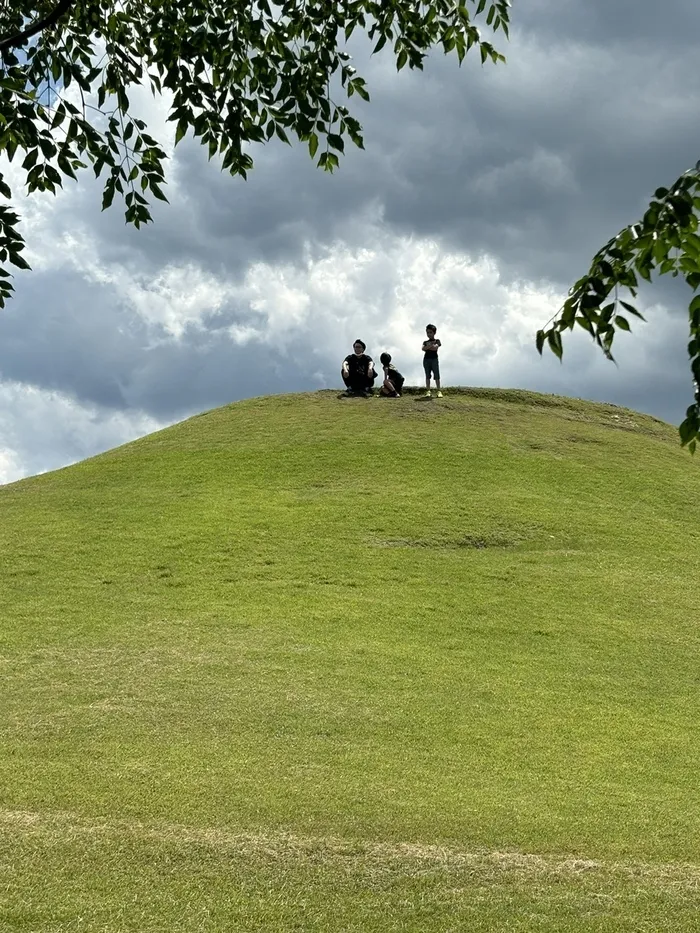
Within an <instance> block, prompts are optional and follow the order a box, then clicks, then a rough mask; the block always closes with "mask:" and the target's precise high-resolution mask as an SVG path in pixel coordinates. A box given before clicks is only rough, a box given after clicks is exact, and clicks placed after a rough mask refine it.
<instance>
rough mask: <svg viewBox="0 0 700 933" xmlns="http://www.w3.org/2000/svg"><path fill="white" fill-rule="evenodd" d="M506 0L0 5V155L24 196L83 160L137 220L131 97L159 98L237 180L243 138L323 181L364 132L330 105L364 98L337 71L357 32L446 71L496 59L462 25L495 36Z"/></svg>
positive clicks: (14, 1)
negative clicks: (276, 149) (469, 60)
mask: <svg viewBox="0 0 700 933" xmlns="http://www.w3.org/2000/svg"><path fill="white" fill-rule="evenodd" d="M509 6H510V2H509V0H463V2H459V0H458V2H456V3H455V2H452V0H431V2H423V0H419V2H416V0H343V2H340V3H339V2H337V0H276V2H270V0H188V2H186V3H183V2H181V0H177V2H176V0H0V156H3V155H4V156H5V157H6V158H7V159H9V160H10V161H12V160H13V159H15V158H17V159H18V160H20V159H21V160H22V162H21V165H22V169H23V171H24V174H25V178H26V185H27V191H28V193H31V192H33V191H52V192H55V191H56V189H57V188H59V187H60V186H61V185H62V183H63V180H64V178H65V177H66V176H67V177H70V178H73V179H77V176H78V173H79V172H81V171H83V170H85V169H87V168H89V167H92V169H93V170H94V173H95V175H96V176H97V177H100V176H101V175H103V173H104V178H105V184H104V194H103V201H102V207H103V209H105V208H108V207H109V206H110V205H111V204H112V201H113V199H114V197H115V195H119V196H120V197H122V198H123V200H124V204H125V218H126V221H127V223H130V224H133V225H134V226H135V227H139V226H140V225H141V224H145V223H147V222H149V221H150V220H151V214H150V211H149V198H158V199H161V200H167V199H166V196H165V194H164V192H163V187H162V186H163V184H164V182H165V170H164V162H165V159H166V154H165V152H164V151H163V149H162V148H161V146H160V145H159V143H158V142H157V141H156V140H155V139H154V138H153V137H152V136H151V135H149V133H148V127H147V126H146V124H145V123H144V121H143V120H140V119H139V118H138V117H137V116H136V115H134V114H132V111H131V105H130V100H129V93H130V90H131V89H133V88H134V87H137V86H139V85H146V86H150V88H151V89H152V91H153V93H154V94H167V95H168V96H169V98H170V113H169V119H170V120H171V121H172V122H174V123H175V142H176V144H177V143H179V142H180V141H181V140H182V139H183V138H184V137H185V136H187V135H188V134H190V135H191V136H193V137H194V138H196V139H198V140H199V141H200V142H201V144H202V145H204V146H205V147H206V148H207V149H208V152H209V157H210V158H213V157H218V158H219V159H220V160H221V165H222V168H224V169H226V170H227V171H229V172H230V173H231V175H239V176H241V177H242V178H245V177H246V174H247V172H248V171H250V169H251V168H252V167H253V159H252V156H251V154H250V151H249V150H250V144H252V143H264V142H266V141H267V140H270V139H272V138H273V137H274V138H278V139H280V140H282V141H283V142H285V143H290V136H291V137H293V138H296V139H297V140H299V141H301V142H304V143H305V144H306V145H307V146H308V149H309V154H310V156H311V158H312V159H314V160H316V162H317V165H318V166H319V168H322V169H324V170H326V171H329V172H332V171H333V170H334V169H335V168H337V167H338V165H339V156H340V155H341V154H342V153H343V152H344V149H345V143H346V141H347V140H348V139H349V140H350V141H351V142H352V143H354V144H355V145H356V146H359V147H360V148H362V145H363V142H362V128H361V126H360V123H359V122H358V120H357V119H356V117H354V116H353V115H352V114H351V113H350V111H349V109H348V107H347V106H346V104H345V103H344V102H339V101H337V100H336V98H339V99H340V100H342V101H346V100H347V99H348V98H351V97H353V96H355V95H356V96H357V97H359V98H361V99H363V100H365V101H368V100H369V92H368V90H367V86H366V82H365V80H364V78H362V76H361V75H359V74H358V73H357V71H356V70H355V68H354V67H353V66H352V64H351V60H352V57H351V55H350V53H349V52H348V51H347V45H348V42H349V41H350V39H351V37H352V36H353V34H355V33H362V34H364V35H365V36H367V37H368V38H369V40H370V42H371V43H372V45H373V51H374V52H379V51H380V50H381V49H382V48H383V47H384V46H387V47H388V48H389V49H391V50H393V54H394V57H395V61H396V67H397V69H398V70H401V69H402V68H404V67H405V66H408V67H409V68H418V69H420V68H422V67H423V61H424V59H425V57H426V54H427V53H428V52H429V51H430V50H431V49H432V48H434V47H442V49H443V51H444V52H445V53H446V54H448V53H452V54H454V55H456V56H457V58H458V60H459V61H460V63H461V62H462V60H463V59H464V57H465V55H466V54H467V52H469V51H470V50H471V49H478V50H479V54H480V57H481V61H482V63H484V62H486V61H492V62H499V61H504V58H503V56H502V55H501V54H500V53H499V52H498V51H497V50H496V49H495V48H494V46H493V45H492V44H491V43H490V42H489V41H487V40H486V39H482V37H481V33H480V31H479V29H478V27H477V25H476V23H477V22H478V21H482V20H483V23H484V25H486V26H487V27H489V29H490V31H492V32H496V31H498V30H500V31H501V32H503V34H504V35H505V36H506V37H507V36H508V27H509ZM0 195H2V197H4V198H5V199H6V201H7V202H8V203H7V204H5V205H2V204H0V307H3V306H4V304H5V301H6V300H7V298H8V297H9V296H10V294H11V292H12V284H11V282H10V278H11V274H10V271H9V267H8V263H9V264H12V265H14V266H16V267H18V268H20V269H26V268H28V264H27V262H26V260H25V259H24V258H23V256H22V251H23V249H24V241H23V239H22V236H21V233H20V232H19V230H18V226H17V225H18V221H19V218H18V216H17V213H16V212H15V211H14V210H13V209H12V198H13V192H12V190H11V189H10V186H9V185H8V183H7V178H6V177H3V175H2V173H0Z"/></svg>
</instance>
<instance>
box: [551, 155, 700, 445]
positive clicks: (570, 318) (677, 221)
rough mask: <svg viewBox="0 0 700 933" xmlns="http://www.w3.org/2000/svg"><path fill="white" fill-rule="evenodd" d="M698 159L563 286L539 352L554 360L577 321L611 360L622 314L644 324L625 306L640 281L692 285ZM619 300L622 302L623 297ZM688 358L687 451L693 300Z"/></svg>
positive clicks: (699, 309)
mask: <svg viewBox="0 0 700 933" xmlns="http://www.w3.org/2000/svg"><path fill="white" fill-rule="evenodd" d="M699 224H700V162H698V163H697V165H696V166H695V168H694V169H691V170H689V171H687V172H685V173H684V174H683V175H681V177H680V178H679V179H678V180H677V181H676V182H674V184H673V185H671V187H670V188H659V189H658V190H657V191H656V192H655V194H654V198H653V200H652V201H651V203H650V204H649V207H648V209H647V211H646V213H645V214H644V217H643V218H642V219H641V221H639V222H638V223H635V224H632V225H631V226H629V227H626V228H625V229H624V230H622V231H621V232H620V233H618V235H617V236H615V237H613V239H612V240H609V241H608V242H607V243H606V244H605V246H603V247H602V248H601V249H600V250H599V251H598V252H597V253H596V255H595V256H594V258H593V261H592V263H591V267H590V269H589V271H588V272H587V274H586V275H584V276H583V278H581V279H579V280H578V282H576V284H575V285H574V286H573V287H572V288H571V289H570V291H569V295H568V297H567V299H566V301H565V302H564V305H563V307H562V309H561V310H560V312H559V313H558V315H557V316H556V319H555V320H554V321H553V323H551V325H550V326H549V327H547V328H546V329H543V330H540V331H538V333H537V349H538V350H539V352H540V353H542V350H543V349H544V347H545V345H547V346H548V347H549V348H550V349H551V350H552V352H553V353H554V354H555V355H556V356H557V357H558V358H559V359H561V358H562V353H563V343H562V334H563V333H564V332H565V331H567V330H573V329H574V327H575V325H576V324H578V325H579V326H580V327H582V328H583V329H584V330H585V331H587V332H588V333H589V334H590V335H591V337H592V338H593V339H594V340H595V342H596V343H597V344H598V346H599V347H600V348H601V350H602V351H603V353H604V354H605V356H606V357H607V358H608V359H610V360H612V359H613V356H612V346H613V340H614V338H615V333H616V331H617V330H623V331H629V330H630V329H631V327H630V321H629V316H630V315H631V316H633V317H636V318H640V319H641V320H644V318H643V317H642V315H641V314H640V312H639V311H638V310H637V308H636V306H635V305H634V304H632V303H631V302H632V301H634V300H635V299H636V298H637V294H638V289H639V285H640V280H642V279H643V280H646V281H647V282H651V280H652V275H653V274H654V273H656V274H658V275H667V274H670V275H671V276H674V277H678V276H682V277H683V278H684V279H685V281H686V282H687V283H688V285H689V286H690V288H691V289H692V291H693V292H696V291H697V289H698V287H699V286H700V235H698V226H699ZM621 295H624V296H625V298H627V299H631V301H630V300H627V301H625V300H623V299H622V297H621ZM688 313H689V330H690V340H689V343H688V354H689V356H690V369H691V373H692V379H693V382H694V386H695V397H694V401H693V402H692V404H691V405H690V406H689V408H688V410H687V412H686V416H685V419H684V421H683V423H682V424H681V426H680V428H679V432H680V437H681V443H682V444H683V445H685V444H687V445H688V447H689V449H690V451H691V452H692V453H694V452H695V448H696V446H697V442H698V440H700V389H699V387H700V295H695V296H694V297H693V298H692V300H691V301H690V305H689V308H688Z"/></svg>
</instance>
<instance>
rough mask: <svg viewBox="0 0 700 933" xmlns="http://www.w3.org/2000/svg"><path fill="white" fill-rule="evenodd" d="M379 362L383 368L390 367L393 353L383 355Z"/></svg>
mask: <svg viewBox="0 0 700 933" xmlns="http://www.w3.org/2000/svg"><path fill="white" fill-rule="evenodd" d="M379 362H380V363H381V364H382V366H388V365H389V363H391V353H382V355H381V356H380V357H379Z"/></svg>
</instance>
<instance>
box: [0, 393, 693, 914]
mask: <svg viewBox="0 0 700 933" xmlns="http://www.w3.org/2000/svg"><path fill="white" fill-rule="evenodd" d="M448 392H449V394H448V395H447V397H446V398H445V399H443V400H440V401H438V400H432V401H425V400H422V399H420V398H419V397H418V396H411V395H408V396H406V397H405V398H403V399H400V400H393V399H370V400H362V399H357V400H355V399H348V400H343V401H339V400H338V399H337V397H336V396H337V392H318V393H311V394H306V395H293V396H292V395H290V396H279V397H274V398H260V399H252V400H249V401H245V402H237V403H235V404H232V405H228V406H225V407H223V408H219V409H216V410H214V411H211V412H206V413H204V414H202V415H199V416H196V417H194V418H190V419H189V420H187V421H185V422H183V423H181V424H178V425H175V426H173V427H171V428H168V429H166V430H164V431H160V432H158V433H156V434H153V435H150V436H148V437H145V438H142V439H140V440H138V441H135V442H133V443H131V444H127V445H125V446H123V447H120V448H117V449H115V450H112V451H109V452H107V453H105V454H102V455H100V456H98V457H94V458H92V459H90V460H86V461H84V462H83V463H80V464H77V465H75V466H72V467H69V468H66V469H63V470H59V471H56V472H54V473H50V474H46V475H43V476H39V477H34V478H31V479H26V480H22V481H20V482H18V483H14V484H12V485H9V486H6V487H2V488H0V546H1V547H2V553H3V561H2V564H1V565H0V619H2V628H1V629H0V663H1V664H2V671H3V676H2V678H1V680H0V708H2V709H3V711H4V716H3V719H2V724H1V725H0V728H1V729H2V742H3V749H4V751H3V755H2V758H1V759H0V792H1V794H2V804H1V806H2V809H0V889H1V890H3V892H4V894H3V900H2V901H0V926H1V927H2V928H3V929H9V930H13V931H15V930H17V931H19V930H21V931H30V930H32V931H34V930H41V931H42V933H54V931H55V933H58V931H66V930H71V931H73V930H97V929H99V930H101V931H109V933H117V931H119V933H122V931H125V930H134V931H136V930H138V931H148V930H166V929H167V930H168V931H188V933H189V931H192V930H203V931H219V930H221V931H224V930H227V931H228V930H231V929H236V930H246V931H247V930H261V931H262V930H266V931H270V930H272V931H283V930H284V931H287V930H292V929H300V930H301V929H303V930H305V931H307V930H310V931H331V930H333V931H336V930H348V931H350V930H353V931H355V930H356V931H363V933H364V931H377V933H380V931H381V933H385V931H394V930H396V931H399V930H401V931H405V930H410V931H416V933H418V931H421V933H423V931H433V930H435V931H448V930H449V931H453V930H462V929H464V930H467V929H468V930H469V931H481V930H483V931H493V930H499V929H506V928H507V929H512V930H522V931H531V930H538V931H540V930H546V931H550V930H551V931H566V930H576V931H581V930H585V931H588V930H590V931H593V930H595V931H598V930H600V931H602V930H611V931H612V930H614V931H626V930H629V931H633V930H634V931H636V930H639V929H655V930H656V929H673V930H674V931H675V930H692V929H695V927H694V926H693V924H694V923H696V919H695V918H696V916H697V909H698V907H699V906H700V903H699V902H700V898H699V897H698V894H697V879H698V877H699V876H700V864H699V863H698V859H697V843H696V823H697V813H698V810H699V808H700V791H699V790H698V785H697V770H698V766H699V765H700V745H699V743H698V739H697V721H698V717H699V714H700V696H699V694H698V690H697V677H698V675H697V652H698V641H699V638H698V627H697V621H696V615H697V612H696V603H697V600H696V593H695V591H696V581H697V578H698V559H697V554H698V543H699V541H698V538H699V536H700V503H699V502H698V500H697V484H698V475H699V474H698V464H697V462H696V461H695V460H694V459H692V458H691V457H690V456H689V455H688V454H687V452H685V451H683V450H681V449H680V448H679V446H678V440H677V433H676V431H675V429H673V428H671V427H670V426H668V425H665V424H663V423H662V422H659V421H657V420H656V419H653V418H650V417H648V416H644V415H640V414H638V413H635V412H631V411H628V410H625V409H620V408H617V407H615V406H611V405H598V404H593V403H589V402H583V401H579V400H573V399H564V398H559V397H554V396H541V395H536V394H534V393H526V392H519V391H499V390H463V391H456V390H448ZM3 924H4V926H3Z"/></svg>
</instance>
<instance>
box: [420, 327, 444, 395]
mask: <svg viewBox="0 0 700 933" xmlns="http://www.w3.org/2000/svg"><path fill="white" fill-rule="evenodd" d="M425 334H426V338H427V339H426V340H424V341H423V354H424V356H423V369H424V370H425V397H426V398H430V397H431V392H430V377H431V375H432V376H433V378H434V379H435V388H436V389H437V397H438V398H442V392H441V391H440V363H439V362H438V350H439V349H440V347H441V346H442V343H441V342H440V341H439V340H438V339H437V337H436V336H435V335H436V334H437V327H436V326H435V325H434V324H428V326H427V327H426V328H425Z"/></svg>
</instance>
